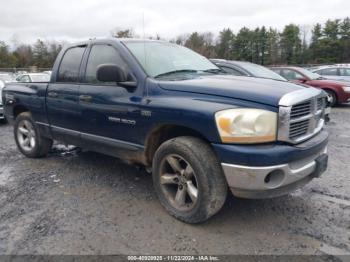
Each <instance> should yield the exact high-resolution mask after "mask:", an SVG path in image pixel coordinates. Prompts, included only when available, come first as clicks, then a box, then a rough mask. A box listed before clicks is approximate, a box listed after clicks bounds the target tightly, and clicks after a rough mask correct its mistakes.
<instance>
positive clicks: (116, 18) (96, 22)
mask: <svg viewBox="0 0 350 262" xmlns="http://www.w3.org/2000/svg"><path fill="white" fill-rule="evenodd" d="M0 10H1V15H0V40H5V41H10V40H11V39H17V40H18V41H19V42H27V43H28V42H33V41H35V40H36V39H37V38H42V39H45V40H49V41H50V40H58V41H62V40H67V41H70V42H71V41H75V40H85V39H88V38H91V37H104V36H110V32H111V30H112V29H113V28H116V27H118V28H122V29H123V28H133V29H134V31H135V33H136V34H138V35H140V36H142V35H143V24H144V29H145V34H146V36H147V35H156V34H159V35H160V36H161V37H163V38H166V39H170V38H173V37H175V36H177V35H180V34H184V33H190V32H193V31H199V32H206V31H212V32H214V33H215V34H217V33H218V32H219V31H220V30H222V29H223V28H227V27H230V28H231V29H232V30H233V31H235V32H237V31H238V30H239V29H240V28H241V27H243V26H247V27H249V28H254V27H257V26H262V25H265V26H267V27H270V26H271V27H274V28H278V29H281V28H283V26H285V25H286V24H288V23H296V24H298V25H303V26H304V25H308V26H311V25H313V24H315V23H317V22H321V23H323V22H325V21H326V20H327V19H328V18H345V17H346V16H349V15H350V1H349V0H317V1H314V0H243V1H242V0H240V1H237V0H236V1H234V0H220V1H219V0H216V1H210V0H173V1H166V0H144V1H141V0H138V1H137V0H85V1H74V0H59V1H50V0H46V1H44V0H30V1H24V0H7V1H5V0H3V1H2V4H1V9H0ZM143 17H144V23H143Z"/></svg>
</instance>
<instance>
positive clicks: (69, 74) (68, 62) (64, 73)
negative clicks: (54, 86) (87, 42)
mask: <svg viewBox="0 0 350 262" xmlns="http://www.w3.org/2000/svg"><path fill="white" fill-rule="evenodd" d="M85 49H86V46H76V47H72V48H69V49H68V50H67V51H66V52H65V54H64V55H63V58H62V60H61V64H60V66H59V69H58V75H57V79H56V82H70V83H74V82H78V81H79V71H80V66H81V61H82V58H83V55H84V52H85Z"/></svg>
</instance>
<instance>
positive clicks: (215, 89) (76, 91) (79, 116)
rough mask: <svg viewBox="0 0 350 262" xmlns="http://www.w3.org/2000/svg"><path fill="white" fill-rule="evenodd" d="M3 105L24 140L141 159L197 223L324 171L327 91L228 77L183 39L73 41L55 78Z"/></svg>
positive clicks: (26, 148)
mask: <svg viewBox="0 0 350 262" xmlns="http://www.w3.org/2000/svg"><path fill="white" fill-rule="evenodd" d="M2 96H3V102H4V111H5V115H6V117H7V119H8V120H9V121H10V122H12V123H13V125H14V137H15V141H16V143H17V146H18V149H19V150H20V151H21V152H22V153H23V154H24V155H25V156H27V157H32V158H36V157H43V156H45V155H47V154H48V152H49V151H50V148H51V147H52V143H53V141H54V140H57V141H62V142H64V143H67V144H73V145H76V146H79V147H82V148H83V149H86V150H91V151H96V152H100V153H104V154H108V155H112V156H115V157H118V158H121V159H124V160H127V161H128V162H130V163H134V164H141V165H143V166H145V167H146V168H147V169H148V170H150V171H151V172H152V177H153V183H154V188H155V191H156V193H157V195H158V197H159V200H160V202H161V204H162V205H163V206H164V207H165V208H166V210H167V211H168V212H169V213H170V214H171V215H173V216H174V217H176V218H178V219H180V220H182V221H184V222H187V223H198V222H202V221H205V220H207V219H208V218H209V217H211V216H212V215H214V214H215V213H217V212H218V211H219V210H220V209H221V207H222V206H223V204H224V202H225V199H226V195H227V192H228V189H230V190H231V191H232V193H233V195H235V196H237V197H243V198H269V197H276V196H280V195H283V194H287V193H289V192H291V191H293V190H295V189H297V188H299V187H301V186H303V185H305V184H306V183H307V182H309V181H310V180H312V179H313V178H315V177H319V176H320V175H321V174H322V173H323V172H324V171H325V170H326V168H327V162H328V155H327V143H328V133H327V131H326V130H325V129H324V108H325V104H326V96H325V95H324V93H322V91H321V90H318V89H314V88H304V87H302V86H299V85H296V84H293V83H287V82H281V81H275V80H269V79H258V78H252V77H242V76H239V77H237V76H232V75H228V74H226V73H225V72H223V71H222V70H220V69H219V68H218V67H217V66H215V65H214V64H213V63H211V62H210V61H209V60H207V59H206V58H204V57H202V56H200V55H199V54H197V53H195V52H193V51H191V50H189V49H187V48H185V47H181V46H178V45H175V44H171V43H167V42H162V41H151V40H149V41H148V40H135V39H100V40H90V41H87V42H82V43H78V44H74V45H70V46H68V47H66V48H64V49H63V50H62V51H61V53H60V54H59V55H58V57H57V59H56V62H55V65H54V68H53V71H52V76H51V80H50V82H49V83H35V82H33V83H13V84H8V85H7V86H6V87H5V89H4V91H3V95H2Z"/></svg>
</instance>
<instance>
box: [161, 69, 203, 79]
mask: <svg viewBox="0 0 350 262" xmlns="http://www.w3.org/2000/svg"><path fill="white" fill-rule="evenodd" d="M197 72H198V71H197V70H193V69H182V70H174V71H169V72H166V73H162V74H159V75H156V76H155V77H154V78H159V77H163V76H168V75H172V74H179V73H197Z"/></svg>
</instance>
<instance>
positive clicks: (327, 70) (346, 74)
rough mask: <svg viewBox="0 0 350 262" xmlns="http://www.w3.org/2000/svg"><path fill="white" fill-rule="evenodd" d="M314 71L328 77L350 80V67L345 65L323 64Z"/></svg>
mask: <svg viewBox="0 0 350 262" xmlns="http://www.w3.org/2000/svg"><path fill="white" fill-rule="evenodd" d="M312 72H314V73H317V74H319V75H321V76H323V77H325V78H327V79H334V80H339V81H347V82H350V67H345V66H323V67H319V68H317V69H315V70H312Z"/></svg>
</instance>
